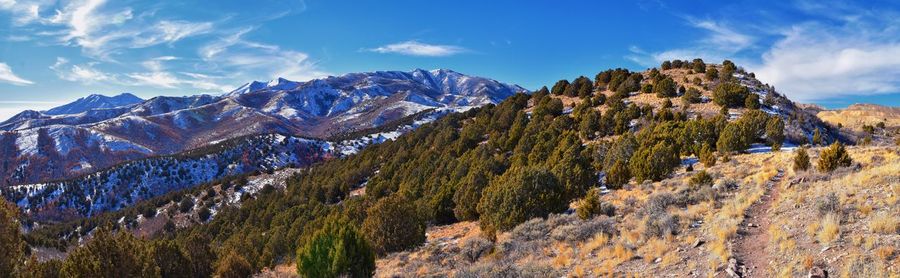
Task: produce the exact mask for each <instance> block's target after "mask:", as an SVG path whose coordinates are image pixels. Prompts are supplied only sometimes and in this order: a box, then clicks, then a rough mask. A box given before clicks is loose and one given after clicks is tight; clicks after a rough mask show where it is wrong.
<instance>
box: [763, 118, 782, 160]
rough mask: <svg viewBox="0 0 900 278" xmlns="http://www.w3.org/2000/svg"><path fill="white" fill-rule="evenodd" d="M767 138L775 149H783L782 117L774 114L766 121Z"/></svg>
mask: <svg viewBox="0 0 900 278" xmlns="http://www.w3.org/2000/svg"><path fill="white" fill-rule="evenodd" d="M766 138H767V139H768V140H769V144H770V145H771V146H772V150H773V151H778V150H781V144H783V143H784V121H782V120H781V117H778V116H774V117H771V118H769V120H768V121H767V122H766Z"/></svg>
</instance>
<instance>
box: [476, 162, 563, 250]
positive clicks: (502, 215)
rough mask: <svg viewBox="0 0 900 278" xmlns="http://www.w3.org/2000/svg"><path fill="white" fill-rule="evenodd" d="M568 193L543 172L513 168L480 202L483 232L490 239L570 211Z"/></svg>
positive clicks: (492, 185)
mask: <svg viewBox="0 0 900 278" xmlns="http://www.w3.org/2000/svg"><path fill="white" fill-rule="evenodd" d="M564 197H565V189H564V188H563V187H562V185H560V184H559V181H558V180H557V179H556V177H555V176H554V175H553V174H552V173H550V171H547V170H546V169H543V168H537V167H528V168H513V169H509V170H507V171H506V173H504V174H503V175H501V176H500V177H498V178H496V179H494V180H493V181H491V185H490V186H488V187H487V188H486V189H485V190H484V192H483V193H482V197H481V201H480V202H478V213H479V214H481V228H482V231H484V232H485V233H486V234H487V235H488V236H494V235H496V233H497V232H502V231H507V230H509V229H512V228H513V227H515V226H516V225H518V224H521V223H523V222H525V221H527V220H529V219H532V218H535V217H546V216H547V215H548V214H550V213H553V212H561V211H564V210H565V209H566V207H568V200H566V199H565V198H564Z"/></svg>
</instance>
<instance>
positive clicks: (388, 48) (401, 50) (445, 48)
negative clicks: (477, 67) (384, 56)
mask: <svg viewBox="0 0 900 278" xmlns="http://www.w3.org/2000/svg"><path fill="white" fill-rule="evenodd" d="M367 51H371V52H377V53H396V54H402V55H410V56H427V57H441V56H451V55H455V54H459V53H463V52H466V51H467V50H466V49H465V48H462V47H459V46H455V45H439V44H426V43H421V42H417V41H405V42H399V43H394V44H389V45H385V46H381V47H377V48H372V49H367Z"/></svg>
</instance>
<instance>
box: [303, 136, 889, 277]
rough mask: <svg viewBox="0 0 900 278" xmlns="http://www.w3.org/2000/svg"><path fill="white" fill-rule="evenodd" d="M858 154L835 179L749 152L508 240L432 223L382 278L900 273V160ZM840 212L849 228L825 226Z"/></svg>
mask: <svg viewBox="0 0 900 278" xmlns="http://www.w3.org/2000/svg"><path fill="white" fill-rule="evenodd" d="M819 151H820V149H818V148H817V149H812V152H811V154H812V157H813V161H815V159H817V157H818V155H817V153H819ZM849 154H850V156H851V157H853V159H854V160H855V161H856V162H855V163H856V164H857V165H858V166H855V167H857V168H855V169H846V170H844V171H839V172H835V173H831V174H828V173H818V172H816V171H815V170H810V171H794V170H793V167H792V164H793V162H792V161H793V154H792V153H790V152H779V153H764V154H744V155H738V156H735V157H733V159H732V160H731V161H730V162H727V163H719V164H717V165H715V166H713V167H704V168H701V167H697V168H695V171H693V172H686V171H679V172H678V173H676V174H675V175H673V176H672V177H670V178H668V179H665V180H662V181H660V182H654V183H651V184H643V185H633V186H626V187H625V188H624V189H621V190H614V191H612V192H610V193H607V194H604V195H602V197H600V202H601V203H603V204H611V205H612V206H614V207H615V212H614V214H613V215H611V216H605V215H600V216H596V217H594V218H591V219H588V220H582V219H579V218H578V217H577V216H576V215H575V214H554V215H550V216H549V217H547V218H546V219H542V218H536V219H532V220H530V221H528V222H525V223H523V224H521V225H518V226H516V227H515V228H513V229H512V230H511V231H510V232H508V233H505V234H503V235H500V236H498V239H497V241H496V242H491V241H488V240H484V239H483V238H482V237H481V231H480V228H479V225H478V222H461V223H457V224H453V225H447V226H435V227H431V228H429V230H428V232H427V233H428V235H429V236H428V239H427V241H426V242H425V244H424V245H423V246H421V247H419V248H416V249H415V250H413V251H408V252H401V253H396V254H392V255H390V256H387V257H385V258H383V259H380V260H379V261H378V266H379V267H378V272H377V274H376V277H396V276H398V275H399V276H404V277H405V276H407V275H409V274H413V273H415V274H416V275H417V276H452V277H498V276H501V275H503V274H502V273H513V274H512V275H513V276H523V277H534V276H538V277H550V276H553V277H561V276H567V277H571V276H574V277H599V276H608V275H613V276H632V275H638V276H640V275H641V274H642V273H648V272H652V273H666V274H668V275H671V276H673V277H729V276H728V274H727V273H726V269H727V268H728V265H729V260H730V259H731V258H736V259H737V260H736V262H738V264H736V266H737V267H736V268H735V270H743V275H744V277H806V276H807V274H808V273H811V272H810V271H811V270H812V269H813V268H818V269H822V270H824V271H826V272H827V273H829V277H888V275H895V276H896V275H897V274H900V256H898V253H897V251H896V250H900V234H898V233H897V232H900V230H898V229H900V227H898V221H900V218H898V217H897V215H898V214H900V202H898V196H900V185H898V184H897V183H896V180H897V179H898V178H900V169H898V165H900V153H898V152H897V150H896V149H885V148H871V147H870V148H850V149H849ZM751 169H752V170H751ZM698 170H702V171H705V172H706V173H709V174H710V175H711V176H712V180H710V181H709V182H708V183H707V184H704V185H702V188H700V190H698V189H696V188H692V186H691V182H690V180H691V178H692V177H693V176H694V175H697V172H696V171H698ZM573 206H575V207H577V206H578V205H577V204H576V205H573ZM763 206H765V207H767V209H756V207H763ZM828 213H837V215H838V217H839V219H838V223H831V222H828V220H823V217H824V216H825V215H826V214H828ZM655 214H662V215H664V218H663V219H669V220H667V221H670V222H663V223H664V224H665V225H669V226H664V228H666V229H671V234H664V235H662V236H660V235H659V234H657V232H655V231H656V230H655V229H659V228H660V227H658V226H655V225H658V224H657V223H656V222H654V220H653V219H654V217H655V216H654V215H655ZM885 223H887V224H885ZM828 225H835V226H828ZM832 231H834V232H832ZM757 233H758V234H760V235H762V236H759V237H755V236H754V235H755V234H757ZM288 274H290V273H288ZM832 275H833V276H832ZM872 275H874V276H872ZM891 277H893V276H891Z"/></svg>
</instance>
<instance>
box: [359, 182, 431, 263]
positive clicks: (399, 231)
mask: <svg viewBox="0 0 900 278" xmlns="http://www.w3.org/2000/svg"><path fill="white" fill-rule="evenodd" d="M416 209H417V208H416V206H415V204H414V203H413V202H411V201H410V200H408V199H406V198H404V197H403V196H399V195H394V196H390V197H387V198H382V199H381V200H378V202H377V203H375V205H374V206H372V207H371V208H369V209H368V211H367V213H366V215H367V217H366V220H365V221H363V226H362V229H363V233H364V234H365V236H366V238H367V239H368V240H369V242H370V243H371V244H372V249H373V250H375V253H376V254H378V255H384V254H387V253H391V252H397V251H403V250H409V249H411V248H413V247H416V246H419V245H420V244H422V243H424V242H425V221H423V220H422V219H421V218H420V217H419V215H418V212H417V210H416Z"/></svg>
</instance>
